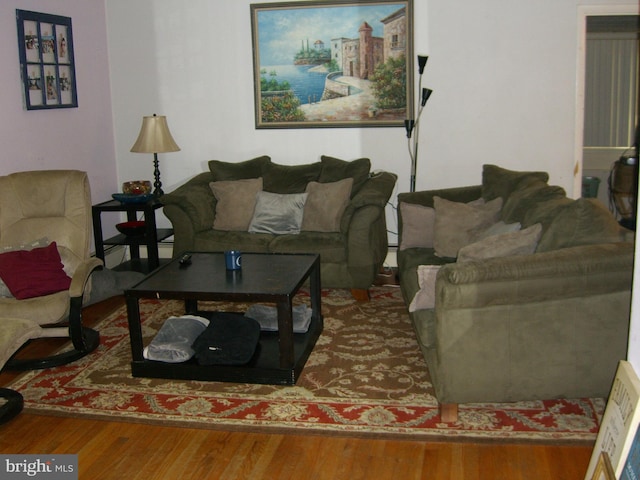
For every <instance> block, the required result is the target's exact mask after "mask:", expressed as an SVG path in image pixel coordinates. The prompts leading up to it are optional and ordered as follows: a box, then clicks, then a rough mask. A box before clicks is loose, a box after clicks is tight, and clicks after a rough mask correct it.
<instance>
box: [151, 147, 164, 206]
mask: <svg viewBox="0 0 640 480" xmlns="http://www.w3.org/2000/svg"><path fill="white" fill-rule="evenodd" d="M153 178H154V179H155V181H154V182H153V186H154V190H153V194H154V195H155V196H156V197H160V196H161V195H164V192H163V191H162V182H161V181H160V168H159V167H158V154H157V153H154V154H153Z"/></svg>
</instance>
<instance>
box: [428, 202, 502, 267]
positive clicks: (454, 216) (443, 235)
mask: <svg viewBox="0 0 640 480" xmlns="http://www.w3.org/2000/svg"><path fill="white" fill-rule="evenodd" d="M433 201H434V203H433V204H434V207H435V211H436V221H435V236H434V241H433V244H434V248H435V251H436V255H438V256H439V257H451V258H455V257H457V256H458V250H460V249H461V248H462V247H464V246H465V245H469V244H470V243H473V241H474V234H473V231H474V230H475V231H477V229H479V228H482V227H490V226H491V225H493V224H494V223H496V222H497V221H498V217H499V216H500V209H501V208H502V198H500V197H498V198H496V199H494V200H491V201H489V202H486V203H483V204H474V203H459V202H452V201H449V200H445V199H444V198H440V197H434V199H433Z"/></svg>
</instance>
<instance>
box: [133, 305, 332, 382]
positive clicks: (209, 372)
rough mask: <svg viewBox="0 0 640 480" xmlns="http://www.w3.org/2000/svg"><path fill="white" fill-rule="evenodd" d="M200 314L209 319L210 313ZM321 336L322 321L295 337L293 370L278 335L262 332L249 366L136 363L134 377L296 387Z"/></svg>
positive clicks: (315, 320) (150, 361)
mask: <svg viewBox="0 0 640 480" xmlns="http://www.w3.org/2000/svg"><path fill="white" fill-rule="evenodd" d="M199 314H202V315H203V316H206V312H202V313H199ZM321 332H322V318H320V320H317V319H313V320H312V321H311V324H310V326H309V330H308V331H307V332H306V333H295V334H294V335H293V346H294V364H293V366H292V367H291V368H281V367H280V360H279V359H280V346H279V341H278V332H260V341H259V343H258V347H257V349H256V353H255V355H254V357H253V358H252V359H251V361H250V362H249V363H248V364H246V365H199V364H198V363H197V362H196V361H195V360H192V361H189V362H185V363H165V362H156V361H152V360H141V361H135V360H134V361H133V362H131V373H132V375H133V376H134V377H150V378H167V379H179V380H202V381H218V382H234V383H260V384H271V385H294V384H295V383H296V381H297V380H298V378H299V377H300V374H301V373H302V369H303V367H304V364H305V362H306V361H307V359H308V358H309V355H310V354H311V351H312V350H313V347H314V345H315V343H316V341H317V340H318V337H319V336H320V333H321Z"/></svg>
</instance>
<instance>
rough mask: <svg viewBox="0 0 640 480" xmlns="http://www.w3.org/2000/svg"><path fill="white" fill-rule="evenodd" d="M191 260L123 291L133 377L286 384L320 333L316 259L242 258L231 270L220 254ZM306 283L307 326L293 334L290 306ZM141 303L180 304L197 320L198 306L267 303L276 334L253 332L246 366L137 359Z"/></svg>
mask: <svg viewBox="0 0 640 480" xmlns="http://www.w3.org/2000/svg"><path fill="white" fill-rule="evenodd" d="M190 254H191V262H190V263H189V264H188V265H181V264H180V263H179V257H178V258H176V259H174V260H173V261H171V262H170V263H168V264H166V265H163V266H162V267H160V268H159V269H157V270H155V271H154V272H152V273H150V274H149V275H147V276H146V277H145V278H144V279H143V280H142V281H140V283H138V284H136V285H134V286H133V287H131V288H130V289H128V290H127V291H126V292H125V296H126V302H127V314H128V320H129V335H130V338H131V353H132V356H133V361H132V362H131V372H132V374H133V376H134V377H153V378H179V379H185V380H211V381H224V382H238V383H266V384H283V385H293V384H294V383H295V382H296V380H297V379H298V377H299V376H300V373H301V372H302V368H303V367H304V364H305V362H306V361H307V358H309V354H310V353H311V350H312V349H313V347H314V345H315V343H316V340H317V339H318V337H319V336H320V333H321V332H322V327H323V321H322V312H321V300H320V257H319V255H317V254H261V253H245V254H243V255H242V270H240V271H236V272H231V271H227V270H226V268H225V261H224V254H223V253H198V252H193V253H190ZM307 279H309V285H310V293H311V308H312V310H313V314H312V317H311V325H310V326H309V330H308V331H307V332H306V333H304V334H303V333H293V316H292V300H293V297H294V296H295V294H296V293H297V292H298V290H299V289H300V287H301V286H302V285H303V284H304V282H305V281H306V280H307ZM141 298H158V299H177V300H184V301H185V312H186V313H189V314H198V315H203V316H206V315H207V313H206V312H201V311H198V308H197V307H198V301H199V300H201V301H232V302H248V303H254V302H255V303H272V304H275V305H276V308H277V311H278V331H277V332H261V333H260V342H259V345H258V348H257V350H256V354H255V355H254V357H253V359H252V360H251V362H249V363H248V364H247V365H242V366H235V365H234V366H231V365H215V366H203V365H199V364H198V363H197V362H196V361H195V360H193V359H192V360H191V361H189V362H185V363H163V362H157V361H152V360H146V359H145V358H144V357H143V355H142V351H143V348H144V345H143V339H142V328H141V322H140V308H139V303H138V302H139V300H140V299H141Z"/></svg>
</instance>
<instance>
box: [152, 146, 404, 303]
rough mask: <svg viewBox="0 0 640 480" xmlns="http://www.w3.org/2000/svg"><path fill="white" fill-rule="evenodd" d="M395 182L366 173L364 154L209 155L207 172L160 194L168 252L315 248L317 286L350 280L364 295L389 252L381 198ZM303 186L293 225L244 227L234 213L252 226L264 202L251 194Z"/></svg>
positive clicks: (289, 193)
mask: <svg viewBox="0 0 640 480" xmlns="http://www.w3.org/2000/svg"><path fill="white" fill-rule="evenodd" d="M258 179H259V180H260V182H258V183H257V184H256V181H257V180H258ZM395 182H396V176H395V175H393V174H391V173H388V172H380V173H375V174H371V173H370V161H369V159H365V158H361V159H358V160H354V161H351V162H348V161H344V160H340V159H337V158H332V157H328V156H322V157H321V161H320V162H315V163H311V164H306V165H295V166H288V165H278V164H276V163H273V162H271V159H270V158H269V157H267V156H262V157H257V158H254V159H252V160H247V161H244V162H239V163H230V162H222V161H217V160H212V161H210V162H209V172H205V173H201V174H198V175H196V176H195V177H193V178H192V179H190V180H189V181H187V182H186V183H185V184H184V185H182V186H180V187H178V188H177V189H176V190H175V191H173V192H171V193H169V194H166V195H164V196H163V197H162V202H163V203H164V213H165V215H166V216H167V217H168V218H169V220H170V221H171V223H172V224H173V229H174V235H175V237H174V238H175V240H174V242H175V243H174V250H173V254H174V256H178V255H180V254H181V252H184V251H211V252H213V251H218V252H219V251H224V250H230V249H236V250H240V251H244V252H271V253H319V254H320V262H321V283H322V286H323V287H325V288H349V289H352V290H353V291H354V296H357V297H358V298H364V297H365V296H366V289H368V288H369V287H370V286H371V284H372V283H373V280H374V279H375V277H376V274H377V273H378V272H379V270H380V268H381V266H382V264H383V262H384V260H385V258H386V255H387V248H388V244H387V227H386V219H385V206H386V204H387V202H388V200H389V197H390V196H391V194H392V192H393V188H394V186H395ZM345 184H346V185H345ZM340 185H342V187H345V188H346V190H345V188H342V187H340ZM212 186H213V188H214V189H216V194H215V195H214V193H213V189H212ZM335 188H338V189H339V190H335ZM256 191H259V192H269V193H272V194H277V195H275V196H274V195H269V194H264V193H256ZM238 192H242V193H241V194H240V195H238ZM305 192H307V193H308V196H307V197H306V203H305V205H304V218H303V219H302V227H301V231H299V232H297V231H296V232H295V233H280V232H281V231H287V232H288V231H289V230H276V231H277V232H279V233H271V231H268V232H267V231H266V230H264V229H256V231H254V232H249V231H248V229H247V221H244V222H243V221H238V219H240V217H242V216H243V215H244V216H246V215H248V217H247V220H252V222H251V223H250V225H249V226H250V227H252V226H255V224H254V221H255V220H256V219H255V218H253V219H252V214H254V213H257V211H258V206H259V205H263V204H257V203H256V196H259V197H261V198H263V199H264V198H267V197H268V198H269V199H273V197H275V200H280V199H283V198H284V199H285V200H286V198H289V197H282V195H286V196H293V198H294V199H295V198H296V197H295V195H300V194H304V193H305ZM254 210H255V211H254ZM247 212H248V213H247ZM267 213H268V212H267ZM290 217H293V215H291V216H290ZM261 218H262V217H261ZM288 218H289V217H288Z"/></svg>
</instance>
